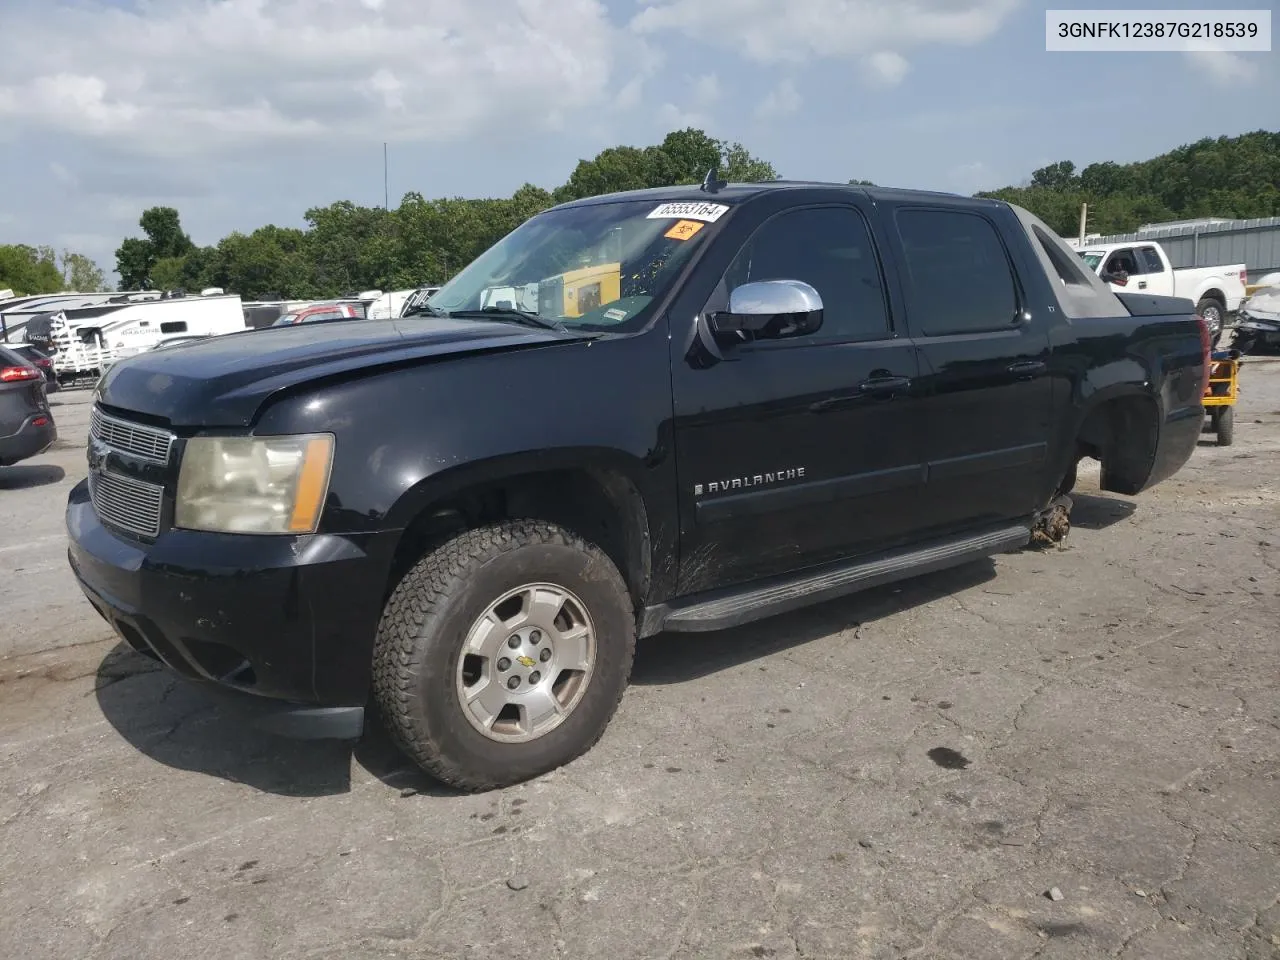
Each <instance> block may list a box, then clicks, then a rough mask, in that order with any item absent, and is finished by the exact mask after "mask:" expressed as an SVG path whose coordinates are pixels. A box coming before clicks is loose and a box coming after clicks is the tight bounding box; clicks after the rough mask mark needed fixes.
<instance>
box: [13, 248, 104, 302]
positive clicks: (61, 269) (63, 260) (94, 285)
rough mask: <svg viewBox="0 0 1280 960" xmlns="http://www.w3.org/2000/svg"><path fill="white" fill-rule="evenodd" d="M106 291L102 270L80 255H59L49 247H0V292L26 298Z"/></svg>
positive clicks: (68, 253)
mask: <svg viewBox="0 0 1280 960" xmlns="http://www.w3.org/2000/svg"><path fill="white" fill-rule="evenodd" d="M106 289H107V284H106V278H105V277H104V276H103V275H102V269H101V268H100V267H99V266H98V265H97V264H96V263H94V262H93V261H92V260H90V259H89V258H88V257H86V256H85V255H84V254H81V253H73V252H72V251H70V250H64V251H62V254H61V255H59V254H57V253H55V252H54V249H53V247H32V246H28V245H27V244H25V243H9V244H0V290H12V291H13V292H14V294H15V295H16V296H19V297H26V296H34V295H36V294H41V293H59V292H61V291H63V290H74V291H75V292H76V293H98V292H100V291H103V290H106Z"/></svg>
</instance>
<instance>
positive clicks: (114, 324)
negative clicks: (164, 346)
mask: <svg viewBox="0 0 1280 960" xmlns="http://www.w3.org/2000/svg"><path fill="white" fill-rule="evenodd" d="M85 314H91V315H90V316H85ZM246 329H249V328H248V327H247V325H246V324H245V317H244V308H243V305H242V304H241V302H240V297H239V296H238V295H236V294H232V295H229V296H209V297H174V298H171V299H165V300H153V301H149V302H145V303H132V304H127V305H122V306H120V307H119V308H118V309H115V310H110V311H107V312H103V311H102V310H101V308H97V309H92V310H84V311H75V310H72V311H64V312H62V313H60V314H59V315H58V316H57V317H55V318H54V319H53V321H52V323H51V324H50V334H51V340H52V344H53V347H54V349H55V352H54V354H53V368H54V371H55V373H56V374H57V376H58V380H59V381H60V382H62V381H69V380H77V379H80V378H82V377H98V376H101V375H102V374H103V373H104V372H105V371H106V369H107V368H108V367H110V366H111V364H113V363H115V362H116V361H117V360H121V359H124V358H125V357H131V356H134V355H135V354H138V353H141V352H143V351H144V350H149V349H151V348H152V347H155V346H158V345H159V344H161V343H164V342H165V340H167V339H168V338H170V337H190V336H202V337H211V336H212V337H216V336H219V335H221V334H224V333H236V332H238V331H241V330H246Z"/></svg>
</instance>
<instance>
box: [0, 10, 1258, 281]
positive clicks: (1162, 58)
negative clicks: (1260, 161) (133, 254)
mask: <svg viewBox="0 0 1280 960" xmlns="http://www.w3.org/2000/svg"><path fill="white" fill-rule="evenodd" d="M1130 5H1133V6H1137V5H1143V4H1141V3H1140V0H1131V3H1130ZM1145 5H1147V6H1156V7H1166V8H1167V7H1169V6H1173V5H1176V0H1167V2H1166V3H1163V4H1145ZM1218 5H1219V4H1215V3H1212V2H1210V0H1198V2H1196V3H1195V4H1194V6H1197V7H1200V8H1204V7H1212V6H1218ZM1220 5H1221V6H1223V7H1237V6H1249V5H1248V4H1243V5H1242V4H1238V3H1228V4H1220ZM1045 6H1046V4H1045V3H1044V2H1043V0H1041V2H1038V3H1033V2H1028V0H0V36H3V38H4V42H3V48H4V52H3V55H0V243H3V242H26V243H32V244H45V243H47V244H52V245H54V246H55V247H58V248H64V247H69V248H72V249H76V250H79V251H81V252H84V253H87V254H89V255H90V256H92V257H94V258H95V259H97V260H98V261H99V262H100V263H101V264H102V265H103V266H104V267H105V268H106V269H107V270H110V269H111V268H112V267H113V266H114V256H113V251H114V250H115V248H116V246H117V245H118V244H119V242H120V239H121V238H122V237H123V236H126V235H131V234H137V233H138V230H137V219H138V216H139V214H140V213H141V211H142V210H143V209H144V208H146V207H148V206H152V205H155V204H160V203H163V204H167V205H172V206H176V207H177V208H178V209H179V210H180V211H181V213H182V218H183V222H184V224H185V225H186V227H187V229H188V231H189V232H190V233H191V234H192V237H193V238H194V239H195V240H196V242H198V243H213V242H216V241H217V240H218V238H219V237H221V236H223V235H225V234H226V233H228V232H229V231H231V230H235V229H238V230H245V231H247V230H252V229H253V228H255V227H257V226H260V225H262V224H264V223H268V222H272V223H277V224H282V225H299V226H300V225H302V215H303V212H304V211H305V210H306V209H307V208H308V207H310V206H318V205H324V204H328V203H331V202H333V201H336V200H342V199H349V200H352V201H355V202H357V203H364V204H381V203H382V200H383V147H382V144H383V141H384V140H385V141H387V142H389V144H390V146H389V154H390V192H391V197H392V204H393V205H394V204H395V203H396V201H397V199H398V197H399V196H400V195H402V194H403V193H405V192H406V191H409V190H416V191H420V192H421V193H423V194H425V195H427V196H429V197H430V196H445V195H447V196H495V195H502V194H507V193H509V192H510V191H511V190H513V189H514V188H515V187H517V186H519V185H520V184H521V183H523V182H526V181H529V182H532V183H536V184H540V185H542V186H546V187H552V186H555V185H557V184H559V183H561V182H563V181H564V179H565V178H566V177H567V176H568V174H569V172H570V171H571V170H572V168H573V165H574V163H576V161H577V160H578V159H579V158H586V157H590V156H592V155H594V154H595V153H596V152H597V151H598V150H600V149H602V148H603V147H606V146H611V145H615V144H619V143H628V144H635V145H645V144H649V143H655V142H657V141H659V140H660V139H661V138H662V136H663V135H664V134H665V133H666V132H668V131H669V130H672V129H677V128H681V127H684V126H688V125H693V126H698V127H702V128H703V129H705V130H707V131H708V132H709V133H711V134H712V135H713V136H716V137H719V138H721V139H726V140H739V141H741V142H743V143H744V144H745V145H746V146H747V147H748V148H749V149H750V150H751V151H752V152H753V153H755V154H757V155H759V156H763V157H765V158H766V159H768V160H771V161H772V162H773V163H774V164H775V166H776V167H777V168H778V169H779V171H780V172H781V173H782V175H783V176H785V177H789V178H813V179H824V180H839V181H844V180H848V179H850V178H855V177H856V178H860V179H869V180H873V181H875V182H877V183H881V184H888V185H894V186H917V187H928V188H934V189H943V190H955V191H961V192H966V193H968V192H972V191H974V190H977V189H982V188H986V187H995V186H1001V185H1004V184H1007V183H1016V182H1019V181H1021V180H1024V179H1025V178H1026V177H1027V176H1028V175H1029V174H1030V172H1031V170H1033V169H1034V168H1036V167H1038V166H1041V165H1043V164H1045V163H1049V162H1052V161H1056V160H1061V159H1070V160H1074V161H1075V162H1076V163H1077V164H1078V165H1081V166H1083V165H1084V164H1087V163H1090V162H1093V161H1097V160H1108V159H1110V160H1117V161H1122V162H1123V161H1130V160H1140V159H1145V158H1147V157H1149V156H1152V155H1154V154H1157V153H1161V152H1163V151H1165V150H1168V149H1170V148H1172V147H1175V146H1178V145H1179V144H1182V143H1186V142H1189V141H1192V140H1195V139H1198V138H1200V137H1203V136H1218V135H1224V134H1225V135H1234V134H1238V133H1243V132H1245V131H1248V130H1256V129H1260V128H1266V129H1271V130H1276V129H1280V98H1277V97H1276V95H1275V92H1276V91H1277V90H1280V62H1278V61H1280V57H1278V56H1277V54H1275V53H1261V54H1240V55H1230V54H1212V55H1198V56H1193V55H1188V54H1182V53H1163V54H1162V53H1149V54H1134V53H1110V54H1077V53H1070V54H1067V53H1046V52H1045V50H1044V35H1045V27H1044V11H1045ZM1055 6H1071V5H1069V4H1065V3H1064V4H1060V5H1055ZM1096 6H1101V5H1096ZM1253 6H1258V7H1266V6H1268V4H1254V5H1253Z"/></svg>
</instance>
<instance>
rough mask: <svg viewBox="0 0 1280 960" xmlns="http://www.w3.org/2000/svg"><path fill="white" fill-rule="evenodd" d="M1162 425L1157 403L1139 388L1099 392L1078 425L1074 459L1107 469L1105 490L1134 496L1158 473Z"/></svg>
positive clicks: (1102, 480)
mask: <svg viewBox="0 0 1280 960" xmlns="http://www.w3.org/2000/svg"><path fill="white" fill-rule="evenodd" d="M1161 420H1162V416H1161V409H1160V403H1159V401H1158V400H1157V398H1156V397H1154V396H1152V395H1151V394H1150V393H1149V392H1146V391H1144V390H1142V389H1140V388H1139V387H1138V386H1136V385H1127V384H1126V385H1117V386H1115V387H1113V388H1111V389H1108V390H1103V391H1099V392H1098V393H1097V394H1095V395H1094V396H1093V397H1092V398H1090V402H1089V404H1088V405H1087V406H1086V407H1085V408H1084V409H1083V410H1082V411H1081V414H1080V417H1079V419H1078V420H1077V423H1076V429H1075V453H1074V457H1075V459H1076V460H1079V459H1081V458H1083V457H1092V458H1093V459H1096V460H1099V461H1100V462H1101V463H1102V476H1101V479H1100V482H1099V487H1100V488H1101V489H1102V490H1105V491H1108V492H1111V493H1120V494H1125V495H1128V496H1133V495H1135V494H1137V493H1139V492H1141V490H1142V489H1143V488H1144V487H1145V486H1146V484H1147V480H1148V479H1149V478H1150V477H1151V474H1152V471H1153V470H1154V469H1155V465H1156V456H1157V450H1158V448H1159V443H1160V424H1161ZM1067 466H1068V468H1069V466H1070V464H1068V465H1067Z"/></svg>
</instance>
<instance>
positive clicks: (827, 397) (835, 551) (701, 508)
mask: <svg viewBox="0 0 1280 960" xmlns="http://www.w3.org/2000/svg"><path fill="white" fill-rule="evenodd" d="M842 196H845V195H843V194H842ZM847 196H848V200H847V201H845V202H840V203H822V204H815V205H812V206H800V207H797V206H792V207H789V208H787V209H783V210H781V211H780V212H776V213H773V214H772V215H769V216H764V215H761V216H762V217H763V221H762V222H760V223H758V224H756V225H754V226H753V227H751V228H750V230H749V232H748V233H747V234H745V235H744V242H743V243H742V245H741V247H740V248H739V250H738V251H737V253H736V255H735V256H734V259H733V261H732V263H730V265H729V267H728V270H727V271H725V273H724V274H723V276H722V277H721V278H720V282H719V284H718V286H717V287H716V290H715V292H714V293H713V294H712V296H711V299H710V300H709V302H707V303H706V304H705V305H704V306H703V310H704V311H705V312H706V313H710V312H713V311H716V310H723V309H725V308H726V307H727V305H728V295H729V292H730V291H731V290H733V289H734V288H735V287H737V286H738V285H740V284H742V283H746V282H748V281H755V280H776V279H790V280H801V281H804V282H806V283H809V284H811V285H812V286H813V287H815V288H816V289H817V291H818V293H819V294H820V295H821V297H822V301H823V308H824V317H823V324H822V327H821V328H820V329H819V330H818V331H817V332H816V333H814V334H810V335H806V336H801V337H796V338H794V339H788V340H769V341H765V340H761V341H757V342H754V343H750V344H745V345H741V346H737V347H732V348H727V349H726V354H725V359H724V360H722V361H719V362H714V363H705V362H700V360H699V357H698V355H697V354H696V353H690V354H686V355H685V356H678V357H673V364H672V388H673V393H674V400H675V411H676V424H675V443H676V451H677V463H678V465H679V466H678V470H679V475H680V520H681V539H680V543H681V547H680V553H681V568H680V577H679V589H680V592H682V593H690V592H695V591H699V590H706V589H710V588H714V587H721V586H727V585H730V584H734V583H741V582H744V581H747V580H752V579H756V578H759V577H764V576H769V575H773V574H781V573H785V572H788V571H792V570H795V569H797V568H799V567H803V566H806V565H810V564H815V563H821V562H823V561H828V560H834V559H837V558H843V557H849V556H855V555H859V554H864V553H867V552H869V551H873V550H875V549H877V548H880V547H884V546H887V545H890V544H893V543H895V542H898V541H901V540H903V539H904V538H906V537H907V536H908V535H909V534H910V532H911V530H912V528H913V525H914V524H915V522H916V518H917V507H918V496H919V491H920V484H921V481H922V478H923V465H922V462H921V459H920V444H919V436H918V432H919V429H920V421H919V415H918V409H917V406H916V401H915V400H914V398H913V397H912V395H911V392H910V389H911V386H912V385H913V383H914V380H915V376H916V360H915V356H914V352H913V350H912V347H911V343H910V341H909V339H908V338H907V337H906V336H905V335H904V334H903V332H902V331H901V330H900V329H899V328H898V324H897V323H896V322H895V318H894V313H893V310H892V308H891V303H892V301H891V297H890V294H889V292H888V291H887V286H886V283H885V277H884V270H883V267H882V263H881V250H880V248H879V246H878V244H877V243H876V241H875V240H874V239H873V237H872V233H871V228H870V224H869V222H868V213H867V208H866V206H865V205H864V204H863V202H862V201H861V199H860V198H857V197H854V196H853V195H851V194H850V195H847ZM677 339H679V337H678V338H677Z"/></svg>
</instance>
